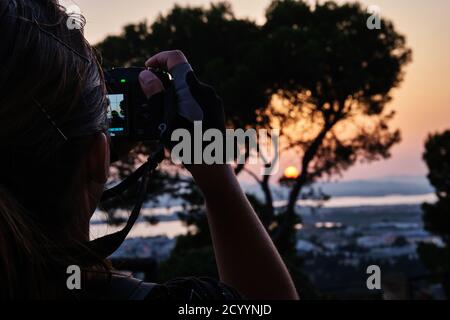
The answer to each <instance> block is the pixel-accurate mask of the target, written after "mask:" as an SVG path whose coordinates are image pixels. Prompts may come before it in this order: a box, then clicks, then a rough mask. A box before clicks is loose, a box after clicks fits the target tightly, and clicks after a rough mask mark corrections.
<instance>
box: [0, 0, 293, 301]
mask: <svg viewBox="0 0 450 320" xmlns="http://www.w3.org/2000/svg"><path fill="white" fill-rule="evenodd" d="M67 18H68V17H67V15H66V14H65V12H64V10H63V9H62V8H61V7H60V5H59V4H58V2H57V1H56V0H39V1H37V0H0V34H1V47H0V61H1V64H2V66H1V69H0V284H1V285H0V298H2V299H14V298H32V299H48V298H69V299H70V298H74V299H84V298H86V299H92V298H93V299H102V298H104V299H107V298H113V297H114V298H119V299H120V298H123V299H129V298H130V296H120V295H119V296H117V294H116V293H114V292H113V291H117V288H119V289H120V288H122V287H121V286H122V285H119V286H118V287H117V285H114V284H113V282H114V281H113V280H114V279H117V277H114V276H112V275H114V273H113V271H112V270H111V269H110V268H109V266H108V263H107V262H106V261H103V260H101V259H99V260H98V261H96V263H92V262H89V263H87V262H86V261H82V260H81V259H80V258H79V256H78V255H74V254H73V252H75V251H74V250H72V249H74V248H76V249H77V250H82V249H83V248H85V249H86V250H88V248H87V243H88V241H89V221H90V219H91V217H92V214H93V212H94V211H95V209H96V207H97V205H98V203H99V201H100V198H101V195H102V193H103V189H104V185H105V183H106V181H107V178H108V172H109V165H110V163H109V159H110V145H109V138H108V134H107V120H106V95H105V90H104V87H105V86H104V80H103V76H102V72H101V69H100V67H99V65H98V63H97V60H96V58H95V55H94V54H93V51H92V48H91V47H90V45H89V44H88V43H87V42H86V41H85V39H84V37H83V35H82V32H81V31H79V30H76V29H74V30H71V29H70V28H68V27H67V24H66V21H67ZM187 64H188V62H187V60H186V58H185V56H184V55H183V54H182V53H181V52H179V51H169V52H163V53H160V54H157V55H156V56H154V57H152V58H150V59H149V60H148V61H147V64H146V65H147V67H157V68H162V69H165V70H168V71H169V72H170V71H173V70H174V69H175V68H177V67H178V66H183V65H184V66H186V65H187ZM190 78H191V79H194V80H193V81H194V82H193V83H192V80H190V81H191V82H189V83H186V84H187V85H188V87H189V88H190V90H194V91H195V89H193V88H192V86H197V88H199V86H200V87H201V86H203V85H201V84H200V83H199V82H197V81H196V80H195V77H192V73H191V76H190ZM140 82H141V86H142V89H143V91H144V93H145V94H146V95H147V96H148V97H149V99H150V98H152V97H154V96H155V95H156V94H158V93H161V92H162V91H163V90H164V88H163V85H162V83H161V82H160V81H159V79H158V77H156V76H155V75H154V74H153V73H152V72H151V71H144V72H143V73H141V75H140ZM188 96H189V97H188V98H189V99H193V100H192V101H190V102H192V103H193V104H195V103H197V104H200V105H201V107H202V108H206V109H208V106H207V105H206V104H207V103H208V99H206V100H205V99H202V98H201V97H200V98H198V97H199V96H198V94H192V95H188ZM188 102H189V101H188ZM205 103H206V104H205ZM188 105H189V103H188ZM205 117H206V118H205V122H208V121H209V123H210V124H211V125H212V126H220V125H221V123H223V122H224V121H223V118H221V113H220V112H218V113H215V114H214V116H213V117H215V119H212V118H208V117H210V116H208V113H206V116H205ZM187 169H188V170H189V171H190V173H191V174H192V175H193V177H194V179H195V181H196V183H197V184H198V186H199V187H200V189H201V190H202V192H203V194H204V197H205V200H206V205H207V211H208V219H209V223H210V227H211V233H212V238H213V243H214V248H215V254H216V260H217V264H218V269H219V275H220V280H221V283H219V282H215V281H213V280H211V279H192V278H190V279H178V280H174V281H171V282H169V283H167V284H164V285H156V286H147V285H146V284H144V285H141V284H140V283H139V284H138V287H140V288H141V287H151V290H147V291H146V290H142V291H141V292H144V293H145V295H139V298H140V299H183V300H195V299H196V298H199V299H238V298H240V297H245V298H248V299H297V293H296V290H295V288H294V285H293V283H292V280H291V277H290V276H289V273H288V272H287V269H286V267H285V265H284V263H283V262H282V260H281V258H280V256H279V254H278V253H277V251H276V249H275V247H274V245H273V243H272V242H271V239H270V237H269V236H268V234H267V233H266V231H265V229H264V228H263V226H262V225H261V223H260V222H259V220H258V218H257V216H256V214H255V212H254V211H253V209H252V208H251V206H250V205H249V203H248V201H247V199H246V197H245V195H244V193H243V192H242V190H241V188H240V186H239V184H238V182H237V179H236V177H235V175H234V173H233V171H232V169H231V168H230V167H229V166H228V165H215V166H207V165H195V166H189V167H188V168H187ZM218 181H220V183H217V182H218ZM231 235H232V236H231ZM68 248H71V250H69V249H68ZM70 265H79V266H82V267H83V271H84V273H83V275H84V278H83V284H86V285H84V286H83V290H81V291H80V292H78V291H69V290H67V287H66V280H67V275H66V270H67V267H68V266H70ZM122 280H123V279H122ZM125 282H126V283H128V284H130V285H128V284H126V285H125V286H128V287H130V286H131V287H132V288H133V283H135V281H134V280H133V279H126V278H125ZM231 288H234V289H231ZM119 291H120V292H123V291H124V290H119ZM120 292H119V293H120Z"/></svg>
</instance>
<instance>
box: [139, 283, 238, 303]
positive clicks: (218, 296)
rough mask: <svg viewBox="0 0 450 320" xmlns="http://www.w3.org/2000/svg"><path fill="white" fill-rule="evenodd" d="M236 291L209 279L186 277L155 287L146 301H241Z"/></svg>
mask: <svg viewBox="0 0 450 320" xmlns="http://www.w3.org/2000/svg"><path fill="white" fill-rule="evenodd" d="M241 299H242V297H241V296H240V295H239V294H238V293H237V291H236V290H234V289H232V288H230V287H228V286H226V285H225V284H223V283H221V282H219V281H217V280H215V279H213V278H209V277H201V278H195V277H185V278H177V279H173V280H171V281H168V282H166V283H164V284H158V285H154V287H153V288H152V290H151V291H150V292H149V294H148V295H147V297H146V300H168V301H170V300H182V301H215V300H216V301H217V300H241Z"/></svg>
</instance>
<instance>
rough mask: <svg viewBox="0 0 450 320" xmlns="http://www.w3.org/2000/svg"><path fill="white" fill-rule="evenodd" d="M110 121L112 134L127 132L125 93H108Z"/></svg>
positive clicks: (117, 134)
mask: <svg viewBox="0 0 450 320" xmlns="http://www.w3.org/2000/svg"><path fill="white" fill-rule="evenodd" d="M107 97H108V123H109V133H110V134H111V136H120V135H123V134H125V133H126V126H127V119H126V110H125V95H123V94H108V95H107Z"/></svg>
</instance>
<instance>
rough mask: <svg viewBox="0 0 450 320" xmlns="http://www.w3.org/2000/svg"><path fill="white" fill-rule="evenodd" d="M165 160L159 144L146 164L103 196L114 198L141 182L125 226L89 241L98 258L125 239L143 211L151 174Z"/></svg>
mask: <svg viewBox="0 0 450 320" xmlns="http://www.w3.org/2000/svg"><path fill="white" fill-rule="evenodd" d="M163 160H164V146H162V145H159V146H158V148H157V150H156V151H155V152H153V153H152V154H151V155H150V156H149V157H148V160H147V162H146V163H145V164H143V165H142V166H141V167H140V168H139V169H137V170H136V171H135V172H134V173H132V174H131V175H130V176H129V177H128V178H127V179H125V180H124V181H122V182H121V183H120V184H118V185H117V186H115V187H113V188H111V189H109V190H106V191H105V192H104V194H103V196H102V202H103V201H106V200H109V199H111V198H114V197H116V196H118V195H120V194H122V193H123V192H125V191H126V190H128V189H129V188H130V187H132V186H133V185H135V184H136V183H138V182H139V179H140V180H141V181H140V182H139V187H138V192H137V200H136V204H135V206H134V208H133V210H132V212H131V215H130V217H129V219H128V221H127V224H126V225H125V227H124V228H123V229H122V230H120V231H118V232H115V233H112V234H109V235H107V236H104V237H101V238H98V239H96V240H93V241H91V242H89V249H90V251H91V252H92V254H94V255H95V257H96V258H97V260H98V258H101V259H105V258H107V257H109V256H111V255H112V254H113V253H114V252H115V251H116V250H117V249H118V248H119V247H120V246H121V245H122V243H123V242H124V241H125V239H126V237H127V236H128V234H129V233H130V231H131V229H132V228H133V226H134V224H135V223H136V221H137V219H138V218H139V215H140V213H141V209H142V204H143V202H144V201H145V196H146V194H147V187H148V183H149V180H150V177H151V175H152V174H153V173H154V171H155V170H156V168H157V167H158V165H159V164H160V163H161V162H162V161H163Z"/></svg>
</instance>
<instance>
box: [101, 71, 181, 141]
mask: <svg viewBox="0 0 450 320" xmlns="http://www.w3.org/2000/svg"><path fill="white" fill-rule="evenodd" d="M144 70H145V69H144V68H136V67H134V68H114V69H111V70H108V71H105V72H104V74H105V81H106V87H107V99H108V112H107V114H108V122H109V133H110V136H111V137H112V138H125V139H127V140H131V141H154V140H159V139H160V138H161V131H162V128H161V123H162V122H163V118H164V97H163V95H158V96H155V97H153V98H151V99H147V97H146V96H145V94H144V92H143V91H142V88H141V85H140V83H139V74H140V73H141V72H142V71H144ZM151 71H152V72H153V73H154V74H155V75H157V76H158V78H159V79H160V80H161V82H162V83H163V85H164V88H166V89H167V88H169V87H170V85H171V81H172V80H171V77H170V75H169V74H168V73H167V72H164V71H162V70H155V69H151Z"/></svg>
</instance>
